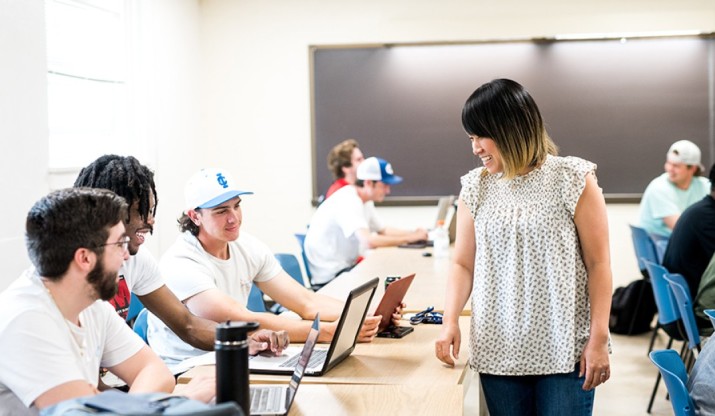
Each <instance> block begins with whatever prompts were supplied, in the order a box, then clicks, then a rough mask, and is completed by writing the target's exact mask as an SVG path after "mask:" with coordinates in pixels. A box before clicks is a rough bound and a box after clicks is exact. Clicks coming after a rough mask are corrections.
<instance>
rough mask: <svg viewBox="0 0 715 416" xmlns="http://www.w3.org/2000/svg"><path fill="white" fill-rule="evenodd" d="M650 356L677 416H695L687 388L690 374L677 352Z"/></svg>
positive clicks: (655, 353)
mask: <svg viewBox="0 0 715 416" xmlns="http://www.w3.org/2000/svg"><path fill="white" fill-rule="evenodd" d="M648 355H649V356H650V360H651V361H652V362H653V364H655V366H656V367H658V371H660V374H661V376H662V377H663V381H665V386H666V388H667V389H668V394H669V395H670V403H671V405H672V406H673V411H674V412H675V416H695V406H694V404H693V399H692V398H691V397H690V394H689V393H688V388H687V383H688V372H687V370H686V369H685V364H683V360H682V359H681V358H680V355H678V353H677V352H676V351H675V350H660V351H651V352H650V354H648Z"/></svg>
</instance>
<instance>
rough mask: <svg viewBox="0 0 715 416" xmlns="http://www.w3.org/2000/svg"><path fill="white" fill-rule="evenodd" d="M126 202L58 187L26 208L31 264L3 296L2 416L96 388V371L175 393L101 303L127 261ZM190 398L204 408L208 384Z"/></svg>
mask: <svg viewBox="0 0 715 416" xmlns="http://www.w3.org/2000/svg"><path fill="white" fill-rule="evenodd" d="M126 216H127V204H126V202H125V201H124V199H123V198H121V197H119V196H117V195H115V194H114V193H112V192H110V191H108V190H103V189H89V188H70V189H65V190H60V191H55V192H53V193H51V194H49V195H47V196H45V197H43V198H42V199H40V200H39V201H38V202H37V203H35V205H34V206H33V207H32V208H31V209H30V211H29V213H28V215H27V221H26V244H27V251H28V254H29V257H30V259H31V260H32V264H33V265H34V268H30V269H28V270H27V271H25V272H24V273H23V274H22V275H21V276H20V277H19V278H18V279H17V280H16V281H15V282H13V283H12V284H11V286H10V287H9V288H7V289H6V290H5V291H3V292H2V293H1V294H0V340H1V341H0V356H2V357H3V358H2V360H0V413H1V414H3V415H25V414H27V415H31V414H37V412H38V411H39V410H42V409H44V408H47V407H49V406H52V405H54V404H56V403H59V402H61V401H64V400H69V399H73V398H77V397H81V396H88V395H95V394H97V393H98V392H99V390H98V387H99V385H98V382H99V369H100V366H102V367H107V368H109V370H110V371H112V373H114V374H115V375H117V376H118V377H119V378H120V379H122V380H123V381H124V382H126V383H127V384H128V385H129V392H130V393H147V392H166V393H170V392H172V391H173V389H174V386H175V383H174V378H173V376H172V374H171V373H170V372H169V369H168V368H167V367H166V366H165V365H164V363H163V362H162V361H161V360H160V359H159V357H157V356H156V355H155V354H154V352H152V350H151V349H150V348H149V347H148V346H147V345H146V344H145V343H144V342H143V341H142V340H141V339H140V338H139V337H138V336H137V335H136V334H135V333H134V332H133V331H132V330H131V329H130V328H129V326H128V325H127V324H126V323H125V321H124V320H123V319H122V318H120V317H119V315H117V313H116V312H115V310H114V308H113V307H112V306H111V305H110V304H109V303H107V302H97V300H100V299H101V300H109V299H111V298H112V297H113V296H114V294H115V293H116V292H117V277H118V274H117V273H118V271H119V268H120V267H121V266H122V264H123V263H124V261H125V260H126V259H127V258H128V257H129V252H128V251H127V247H128V244H129V237H128V236H127V234H126V231H125V228H124V223H123V220H124V218H126ZM186 393H187V396H189V397H191V398H194V399H199V400H202V401H204V402H208V401H209V400H211V399H212V398H213V397H214V395H215V381H214V380H208V381H206V380H203V381H202V380H197V381H196V382H195V383H194V384H192V387H191V388H189V389H188V390H187V391H186Z"/></svg>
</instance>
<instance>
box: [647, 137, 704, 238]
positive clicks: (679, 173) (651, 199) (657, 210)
mask: <svg viewBox="0 0 715 416" xmlns="http://www.w3.org/2000/svg"><path fill="white" fill-rule="evenodd" d="M702 171H703V167H702V165H701V164H700V148H698V146H697V145H696V144H695V143H693V142H691V141H688V140H679V141H677V142H675V143H673V144H672V145H671V146H670V149H668V153H667V155H666V161H665V173H663V174H661V175H660V176H658V177H657V178H655V179H653V180H652V181H651V182H650V184H648V187H647V188H646V190H645V192H643V198H641V203H640V208H639V209H640V226H641V227H642V228H643V229H645V230H646V231H647V232H649V233H651V234H658V235H662V236H666V237H668V236H670V233H671V232H672V230H673V228H674V227H675V223H676V222H677V221H678V218H679V217H680V214H681V213H682V212H683V211H684V210H685V208H687V207H689V206H690V205H692V204H693V203H695V202H697V201H699V200H700V199H702V197H704V196H705V195H707V194H708V191H709V189H710V184H709V183H708V180H707V179H706V178H703V177H701V176H700V174H701V173H702Z"/></svg>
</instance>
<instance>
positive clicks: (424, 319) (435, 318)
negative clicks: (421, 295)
mask: <svg viewBox="0 0 715 416" xmlns="http://www.w3.org/2000/svg"><path fill="white" fill-rule="evenodd" d="M410 323H411V324H412V325H417V324H435V325H442V313H441V312H434V306H430V307H429V308H427V309H425V310H423V311H422V312H418V313H416V314H415V315H414V316H413V317H411V318H410Z"/></svg>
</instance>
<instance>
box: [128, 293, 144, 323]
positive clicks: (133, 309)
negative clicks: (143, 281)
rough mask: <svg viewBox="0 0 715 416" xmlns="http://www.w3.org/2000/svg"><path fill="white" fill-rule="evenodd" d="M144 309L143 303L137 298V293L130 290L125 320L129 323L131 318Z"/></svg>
mask: <svg viewBox="0 0 715 416" xmlns="http://www.w3.org/2000/svg"><path fill="white" fill-rule="evenodd" d="M142 309H144V305H143V304H142V302H141V301H140V300H139V298H138V297H137V295H135V294H134V292H132V295H131V298H129V310H128V311H127V322H129V323H131V322H132V320H133V319H135V318H136V317H137V315H139V312H141V310H142Z"/></svg>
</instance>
